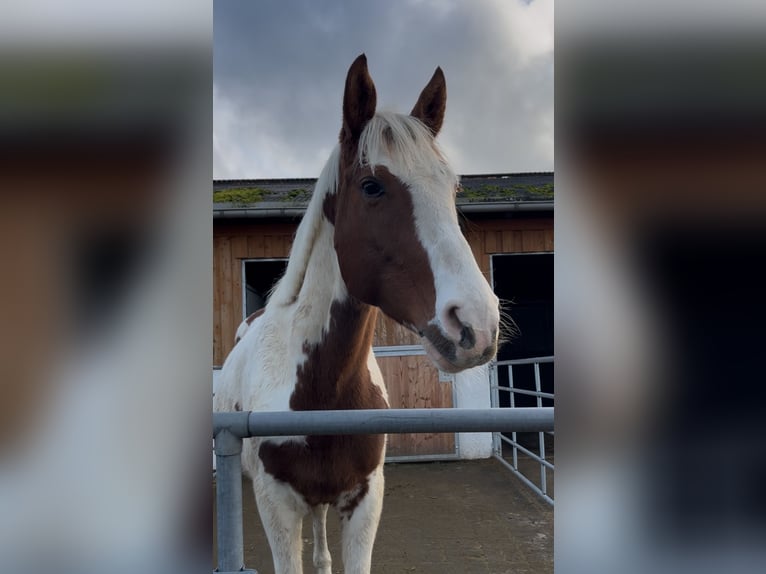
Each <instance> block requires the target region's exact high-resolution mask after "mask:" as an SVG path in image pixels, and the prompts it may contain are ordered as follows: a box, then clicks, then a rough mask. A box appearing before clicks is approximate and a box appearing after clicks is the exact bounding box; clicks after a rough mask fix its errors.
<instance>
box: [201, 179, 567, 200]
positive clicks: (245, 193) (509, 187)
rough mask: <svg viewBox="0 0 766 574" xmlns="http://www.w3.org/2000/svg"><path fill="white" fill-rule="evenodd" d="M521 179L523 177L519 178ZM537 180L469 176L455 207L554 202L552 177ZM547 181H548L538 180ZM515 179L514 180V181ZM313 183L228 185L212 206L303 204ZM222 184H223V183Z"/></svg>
mask: <svg viewBox="0 0 766 574" xmlns="http://www.w3.org/2000/svg"><path fill="white" fill-rule="evenodd" d="M522 177H523V176H522ZM531 177H534V178H536V179H537V181H534V180H533V181H531V182H529V179H528V180H527V181H528V183H527V182H524V183H522V182H521V181H519V180H518V178H517V177H513V176H512V177H510V178H509V177H505V176H503V177H497V176H475V177H474V176H469V177H464V178H463V179H462V184H461V188H460V190H459V193H458V195H457V203H458V204H466V203H478V202H516V201H548V200H552V199H553V181H552V174H551V176H548V174H541V176H539V177H538V176H536V174H531ZM541 177H542V178H546V177H547V178H548V179H549V181H547V182H546V181H545V179H543V180H542V181H540V178H541ZM514 180H515V181H514ZM314 181H315V180H292V181H291V180H261V181H258V182H257V183H256V181H253V182H252V183H250V182H248V181H247V180H241V181H240V182H236V183H235V182H231V184H229V185H232V184H233V186H232V187H220V188H219V189H214V191H213V203H229V204H232V205H233V206H235V207H245V206H248V205H253V204H257V203H260V202H269V203H272V202H273V203H290V204H298V205H306V204H308V202H309V201H310V200H311V193H312V189H313V185H314ZM224 185H225V184H224Z"/></svg>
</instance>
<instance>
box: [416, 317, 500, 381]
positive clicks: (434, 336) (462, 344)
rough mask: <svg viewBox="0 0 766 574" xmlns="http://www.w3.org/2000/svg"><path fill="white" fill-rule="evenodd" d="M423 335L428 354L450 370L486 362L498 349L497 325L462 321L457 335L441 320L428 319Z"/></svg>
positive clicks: (421, 333) (454, 371) (441, 366)
mask: <svg viewBox="0 0 766 574" xmlns="http://www.w3.org/2000/svg"><path fill="white" fill-rule="evenodd" d="M420 336H421V337H422V338H423V347H424V348H425V350H426V353H428V356H429V357H430V358H431V360H432V361H433V362H434V364H435V365H436V366H437V367H438V368H439V370H441V371H445V372H447V373H457V372H459V371H462V370H464V369H470V368H471V367H477V366H479V365H483V364H484V363H486V362H488V361H489V360H490V359H492V357H494V356H495V353H497V327H495V328H494V329H489V330H477V329H474V328H473V327H472V326H470V325H466V324H463V325H462V326H461V327H460V329H459V331H458V333H457V334H456V335H454V336H450V334H445V333H444V331H443V330H442V329H441V328H440V326H439V325H438V324H436V323H429V324H428V326H427V327H426V328H425V329H423V330H422V331H421V332H420Z"/></svg>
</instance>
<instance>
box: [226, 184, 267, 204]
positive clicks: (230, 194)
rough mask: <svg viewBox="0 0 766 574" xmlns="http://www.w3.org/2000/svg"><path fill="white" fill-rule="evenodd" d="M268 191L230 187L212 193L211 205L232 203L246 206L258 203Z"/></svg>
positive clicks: (256, 188)
mask: <svg viewBox="0 0 766 574" xmlns="http://www.w3.org/2000/svg"><path fill="white" fill-rule="evenodd" d="M267 193H268V191H266V190H265V189H262V188H260V187H230V188H228V189H218V190H215V191H213V203H233V204H234V205H238V206H240V205H247V204H249V203H258V202H259V201H261V200H262V199H263V196H264V195H266V194H267Z"/></svg>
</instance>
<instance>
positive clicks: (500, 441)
mask: <svg viewBox="0 0 766 574" xmlns="http://www.w3.org/2000/svg"><path fill="white" fill-rule="evenodd" d="M553 360H554V358H553V357H534V358H529V359H516V360H512V361H497V362H495V363H494V364H493V365H492V368H491V369H490V377H491V380H490V389H491V405H492V407H493V408H498V407H500V393H501V392H503V393H508V395H509V401H510V408H509V409H501V410H519V409H518V408H517V407H516V395H527V396H532V397H535V398H536V403H537V408H538V409H541V410H545V409H551V410H552V409H553V407H543V399H550V400H551V401H552V400H553V399H554V394H553V393H546V392H543V391H542V385H541V380H540V365H541V364H545V363H553ZM519 365H532V366H533V368H534V378H535V389H534V390H530V389H520V388H518V387H516V386H514V382H513V371H514V367H516V366H519ZM500 369H505V370H506V373H507V376H508V385H507V386H506V385H500V384H499V373H500ZM525 408H532V409H533V410H534V407H525ZM505 432H508V431H507V430H506V431H505ZM518 432H527V431H525V430H523V429H512V432H511V438H508V437H507V436H504V435H503V434H502V433H501V432H494V433H493V435H492V450H493V453H494V457H495V458H496V459H497V460H499V461H500V462H501V463H503V464H504V465H505V466H506V467H508V468H509V469H510V470H511V471H512V472H513V473H514V474H515V475H516V476H517V477H518V478H519V479H520V480H521V481H522V482H524V483H525V484H526V485H527V486H529V487H530V488H531V489H532V490H534V491H535V492H537V493H538V494H539V495H540V496H541V497H542V498H543V499H544V500H545V501H547V502H548V503H550V504H551V505H553V504H554V500H553V498H552V497H551V496H550V494H549V493H548V472H549V471H550V472H553V471H554V470H555V467H554V465H553V462H551V461H550V460H548V459H547V458H546V452H545V437H546V435H548V436H550V437H553V436H554V432H553V426H551V427H550V428H546V429H538V431H537V433H538V436H537V450H538V452H534V451H532V450H530V449H528V448H526V447H524V446H523V445H521V444H519V441H518V436H517V433H518ZM504 444H505V445H508V446H510V447H511V462H508V459H507V458H506V457H505V456H504V455H503V445H504ZM519 452H521V453H522V455H524V456H526V457H528V458H529V459H531V460H533V461H535V462H536V463H537V464H538V465H539V469H540V476H539V482H535V481H533V480H532V479H530V478H529V477H528V476H526V475H525V474H524V473H523V472H522V470H521V468H520V467H519Z"/></svg>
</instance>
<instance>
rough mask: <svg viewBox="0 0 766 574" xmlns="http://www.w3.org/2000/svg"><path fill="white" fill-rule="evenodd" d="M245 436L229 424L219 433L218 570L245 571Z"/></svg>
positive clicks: (217, 449) (217, 485)
mask: <svg viewBox="0 0 766 574" xmlns="http://www.w3.org/2000/svg"><path fill="white" fill-rule="evenodd" d="M241 454H242V439H241V438H239V437H238V436H236V435H234V434H233V433H231V432H230V431H229V430H227V429H226V428H223V429H221V430H219V431H218V433H217V434H216V435H215V466H216V471H215V475H216V479H215V492H216V505H217V512H216V514H217V525H218V530H217V539H218V568H217V569H216V571H217V572H221V573H232V572H243V571H245V570H244V567H245V566H244V564H245V557H244V543H243V534H242V461H241V458H240V457H241ZM246 572H250V573H252V574H257V572H255V571H254V570H247V571H246Z"/></svg>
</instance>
